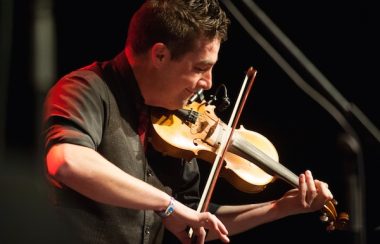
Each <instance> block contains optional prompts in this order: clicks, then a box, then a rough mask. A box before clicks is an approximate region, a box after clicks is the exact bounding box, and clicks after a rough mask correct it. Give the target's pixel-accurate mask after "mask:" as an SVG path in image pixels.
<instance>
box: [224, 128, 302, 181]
mask: <svg viewBox="0 0 380 244" xmlns="http://www.w3.org/2000/svg"><path fill="white" fill-rule="evenodd" d="M229 150H230V151H233V152H234V153H235V154H237V155H239V156H240V157H242V158H245V159H247V160H249V161H251V162H253V163H254V164H256V165H257V166H259V167H260V168H262V169H263V170H264V171H265V172H267V173H268V174H271V175H275V176H277V177H279V178H281V179H283V180H285V181H286V182H288V183H289V184H291V185H292V186H294V187H297V186H298V176H297V175H295V174H294V173H293V172H292V171H290V170H289V169H287V168H286V167H285V166H284V165H282V164H281V163H279V162H277V161H276V160H274V159H272V158H271V157H269V156H268V155H267V154H266V153H264V152H263V151H261V150H260V149H258V148H257V147H255V146H254V145H253V144H252V143H250V142H249V141H247V140H246V139H245V138H244V137H242V136H240V135H239V134H237V133H235V134H234V135H233V139H232V141H231V145H230V146H229Z"/></svg>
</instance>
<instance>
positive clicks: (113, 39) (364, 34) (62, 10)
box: [0, 0, 380, 244]
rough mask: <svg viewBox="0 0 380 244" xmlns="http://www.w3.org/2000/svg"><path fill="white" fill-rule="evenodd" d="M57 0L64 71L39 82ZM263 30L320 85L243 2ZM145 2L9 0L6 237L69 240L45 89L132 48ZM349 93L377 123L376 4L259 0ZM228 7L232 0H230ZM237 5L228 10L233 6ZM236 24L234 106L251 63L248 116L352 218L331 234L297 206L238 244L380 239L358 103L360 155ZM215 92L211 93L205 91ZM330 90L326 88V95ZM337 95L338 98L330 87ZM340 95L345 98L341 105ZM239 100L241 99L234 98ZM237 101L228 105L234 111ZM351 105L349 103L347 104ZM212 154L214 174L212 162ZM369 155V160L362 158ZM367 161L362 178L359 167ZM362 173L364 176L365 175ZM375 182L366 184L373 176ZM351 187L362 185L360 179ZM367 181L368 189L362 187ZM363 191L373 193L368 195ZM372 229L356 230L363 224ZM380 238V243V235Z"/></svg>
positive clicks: (221, 65) (372, 164)
mask: <svg viewBox="0 0 380 244" xmlns="http://www.w3.org/2000/svg"><path fill="white" fill-rule="evenodd" d="M40 2H44V3H45V5H42V7H43V6H45V7H46V5H49V6H50V7H49V8H48V9H49V11H50V13H51V15H52V19H51V24H52V25H53V26H54V32H53V33H54V36H55V41H54V43H55V49H54V51H55V58H54V59H53V60H52V62H54V63H55V67H56V71H54V72H53V74H54V77H53V78H52V79H51V80H50V81H49V84H47V85H46V84H45V86H43V88H42V89H41V86H37V85H36V84H37V83H38V81H36V79H35V78H34V77H35V70H34V68H33V67H34V59H33V57H34V56H33V55H34V52H35V51H34V48H33V40H34V39H33V37H34V32H33V30H34V29H33V28H32V27H33V23H34V22H33V21H34V20H35V11H36V6H39V5H37V3H40ZM234 2H235V3H236V5H237V6H238V8H239V9H240V10H241V11H242V12H243V13H244V14H245V16H246V17H247V18H248V19H249V20H250V22H251V23H253V25H254V26H255V28H257V29H258V30H259V31H260V33H261V34H262V35H263V36H264V37H265V38H266V39H267V40H268V41H269V42H270V43H271V44H272V45H273V46H274V47H275V48H276V49H277V50H278V51H279V52H280V53H281V54H282V55H283V57H284V58H285V59H286V60H288V62H289V63H290V64H291V65H292V66H293V68H294V69H295V70H296V71H297V72H299V74H301V75H302V77H303V78H304V80H305V81H306V82H307V83H308V84H309V85H311V86H312V87H314V88H315V89H317V90H318V91H319V92H321V93H322V94H324V95H326V94H327V93H326V92H325V91H323V89H321V86H320V85H318V82H317V80H315V79H313V78H312V76H310V75H309V74H308V73H307V72H306V71H305V69H304V68H302V65H300V64H298V63H297V62H296V61H295V60H294V59H293V58H292V57H291V55H290V54H289V52H287V51H286V49H285V48H284V47H282V46H281V45H280V44H279V42H278V41H277V40H276V39H275V38H274V37H273V36H272V35H271V34H270V33H269V32H268V31H267V30H266V28H265V26H264V25H262V24H260V22H259V21H258V20H257V19H256V18H254V17H253V15H252V14H250V13H249V11H248V9H247V8H245V7H244V4H242V3H241V1H234ZM140 3H141V1H133V2H132V1H106V2H103V1H102V2H96V1H95V2H93V1H73V0H66V1H37V0H35V1H26V0H15V1H10V0H2V2H1V5H0V7H1V14H2V16H1V44H2V45H1V49H0V52H1V56H2V58H1V73H2V75H1V80H0V82H1V83H0V84H1V87H0V88H1V94H0V95H1V99H2V100H1V110H0V116H1V128H0V129H1V132H0V136H1V137H0V140H1V144H0V146H1V148H0V150H1V151H0V153H1V154H0V155H1V156H0V160H1V162H0V193H1V197H0V199H1V200H0V242H1V243H24V242H27V241H28V242H36V243H51V242H55V243H57V242H61V243H68V242H70V240H71V239H70V234H69V228H68V227H66V226H62V225H60V223H59V222H58V221H57V219H56V216H55V214H54V212H53V211H52V209H51V207H50V205H49V203H48V197H47V195H48V194H47V193H48V188H47V185H46V181H45V178H44V172H43V162H42V159H41V151H42V150H41V148H42V147H41V141H40V139H41V138H40V136H39V135H40V115H41V109H42V100H43V97H44V95H45V94H46V91H47V87H49V86H51V85H52V84H53V83H54V82H55V81H56V79H58V78H59V77H60V76H62V75H64V74H65V73H67V72H69V71H71V70H73V69H76V68H79V67H81V66H84V65H87V64H89V63H91V62H92V61H94V60H105V59H109V58H112V57H113V56H114V55H116V54H117V53H118V52H119V51H121V50H122V49H123V46H124V41H125V35H126V31H127V27H128V21H129V19H130V16H131V13H132V12H133V11H134V10H135V9H137V7H138V6H139V5H140ZM255 3H256V4H257V5H259V6H260V8H261V9H262V10H263V11H264V12H265V13H266V15H268V16H269V17H270V19H272V21H273V22H274V23H275V24H276V25H277V26H278V27H279V28H280V29H281V30H282V32H284V33H285V35H286V36H287V37H288V38H290V40H292V41H293V43H294V44H295V45H296V46H297V47H298V48H299V49H300V50H301V51H302V52H303V53H304V55H305V56H306V57H307V58H308V59H309V60H310V61H311V62H312V63H313V64H314V65H315V66H316V67H317V68H318V69H319V70H320V71H321V72H322V73H323V74H324V76H325V77H327V79H328V80H329V81H330V82H331V83H332V85H333V86H334V87H335V88H336V89H337V90H338V91H339V92H340V93H341V94H342V95H343V97H344V98H345V99H346V100H347V101H348V102H350V103H353V104H355V105H356V106H357V107H358V108H360V110H361V111H362V112H363V113H364V114H365V115H366V116H367V117H368V118H369V120H370V121H371V122H372V123H373V124H374V125H375V126H376V127H377V126H378V125H379V124H380V116H379V114H378V111H377V106H378V105H379V94H378V89H377V88H375V87H377V86H378V84H376V83H378V82H379V78H378V74H377V73H378V72H377V71H378V69H379V68H378V65H379V61H378V50H379V48H378V46H377V45H378V43H379V42H378V40H379V39H378V37H377V35H379V25H378V24H377V22H378V21H379V17H378V10H377V9H376V8H375V7H374V4H373V3H372V2H370V1H369V0H366V1H360V2H358V1H351V0H349V1H344V2H342V1H339V2H338V1H327V0H319V1H316V0H310V1H271V0H266V1H264V0H260V1H255ZM223 7H224V5H223ZM227 12H228V11H227ZM228 14H229V16H230V18H231V20H232V25H231V28H230V32H229V40H228V41H227V42H226V43H224V44H222V47H221V51H220V55H219V62H218V64H217V65H216V66H215V69H214V83H215V86H214V87H216V86H217V85H218V84H220V83H224V84H226V85H227V88H228V94H229V97H230V99H231V101H232V103H233V104H234V101H235V99H236V96H237V94H238V92H239V87H240V86H241V84H242V81H243V78H244V74H245V71H246V70H247V69H248V67H250V66H253V67H254V68H256V69H257V70H258V75H257V78H256V81H255V84H254V86H253V88H252V91H251V93H250V95H249V98H248V100H247V104H246V106H245V108H244V111H243V114H242V116H241V119H240V124H242V125H244V126H245V127H246V128H247V129H249V130H253V131H256V132H258V133H260V134H262V135H264V136H265V137H267V138H268V139H269V140H270V141H271V142H272V143H273V144H274V145H275V146H276V149H277V151H278V154H279V156H280V161H281V162H282V164H284V165H285V166H286V167H287V168H288V169H290V170H291V171H293V172H294V173H296V174H299V173H301V172H303V171H304V170H305V169H310V170H311V171H312V172H313V174H314V176H315V177H316V178H318V179H322V180H324V181H326V182H328V183H329V186H330V189H331V190H332V192H333V194H334V197H335V199H337V200H338V202H339V203H338V205H337V210H338V211H339V212H340V211H346V212H348V213H349V214H350V216H351V217H353V216H355V215H356V214H357V213H360V207H358V205H357V202H359V203H360V202H363V203H364V204H365V205H364V207H363V210H364V214H362V215H360V216H359V218H355V217H353V218H352V222H353V223H354V224H351V225H350V226H349V228H348V230H346V231H335V232H332V233H327V232H326V231H325V226H324V224H322V223H321V222H320V221H319V215H318V214H317V213H315V214H314V213H312V214H305V215H297V216H291V217H288V218H285V219H282V220H279V221H276V222H272V223H268V224H265V225H263V226H260V227H257V228H255V229H253V230H251V231H249V232H246V233H244V234H241V235H237V236H235V237H231V240H232V243H251V242H252V243H253V242H255V243H262V242H267V243H274V242H278V240H280V241H283V242H284V243H310V244H311V243H335V242H338V243H361V244H364V243H363V242H362V241H363V238H362V236H363V233H365V236H366V240H367V242H366V243H371V244H372V243H379V242H378V241H379V233H378V231H376V230H377V229H376V228H379V227H378V226H380V220H379V217H380V210H379V209H378V205H379V202H380V201H379V200H377V198H379V197H378V196H376V194H377V193H378V189H377V186H378V185H379V184H378V182H377V180H376V179H377V172H378V171H377V168H378V165H377V163H379V141H377V140H376V139H375V138H374V137H373V136H372V135H371V134H370V133H369V132H368V130H367V129H366V127H365V126H363V124H362V123H360V122H359V121H358V119H357V118H355V116H353V115H352V113H350V111H345V112H344V115H345V116H346V118H347V119H348V122H349V123H350V124H351V125H352V127H353V128H354V130H355V131H356V133H357V134H358V137H359V140H360V145H361V149H362V152H363V154H362V155H363V160H362V162H363V163H362V164H360V163H358V160H356V156H355V154H353V153H350V152H349V151H347V150H346V149H345V148H346V147H345V146H344V145H345V144H344V143H342V140H341V138H342V135H343V134H344V132H345V131H344V130H343V129H342V127H341V126H340V125H339V124H338V123H337V122H336V120H335V119H334V118H333V117H332V116H331V115H330V114H329V113H328V112H326V110H324V109H323V108H322V107H321V106H320V105H319V104H318V103H316V102H315V101H314V100H312V99H311V98H310V97H309V96H308V95H307V94H306V93H304V92H303V91H302V90H301V89H299V87H298V86H296V85H295V83H294V82H293V81H292V80H291V79H290V78H289V77H288V76H287V75H286V74H285V73H284V72H283V70H282V69H281V68H280V67H279V66H278V65H277V64H276V63H275V62H274V61H273V60H272V59H271V58H270V57H269V56H268V55H267V54H266V52H265V51H264V50H263V49H262V48H261V47H260V46H259V45H258V44H257V43H256V41H255V40H253V39H252V38H251V37H250V36H249V35H248V34H247V32H246V31H245V30H244V29H243V28H242V27H241V26H240V24H239V23H238V22H237V21H236V20H235V19H234V17H233V16H232V15H230V13H229V12H228ZM213 91H214V90H211V91H209V92H206V96H208V95H210V94H212V92H213ZM327 97H328V96H327ZM328 99H329V100H330V101H333V99H331V97H328ZM334 104H336V103H334ZM231 107H232V106H231ZM231 107H230V108H229V109H228V110H227V111H225V112H224V113H219V114H218V115H219V116H220V117H221V118H222V119H223V120H224V121H226V122H227V121H228V116H229V115H230V111H231ZM338 109H339V110H340V111H341V112H343V109H341V108H340V107H338ZM201 163H202V170H204V171H205V173H206V174H207V170H208V169H209V166H210V165H209V164H208V163H206V162H201ZM358 165H359V166H358ZM360 169H364V178H362V177H360V176H361V175H359V174H358V172H360ZM361 180H363V181H364V182H361ZM364 183H365V184H364ZM353 186H357V189H355V188H354V187H353ZM362 188H365V189H362ZM288 189H289V185H287V183H285V182H283V181H282V180H277V181H275V182H274V183H273V184H270V185H268V187H267V189H265V190H264V191H263V192H261V193H257V194H247V193H242V192H240V191H238V190H236V189H235V188H234V187H233V186H231V185H230V184H229V183H227V182H226V181H224V180H223V179H221V180H220V181H219V182H218V184H217V186H216V189H215V193H214V199H213V201H215V202H219V203H225V204H238V203H252V202H256V201H263V200H270V199H274V198H277V197H280V196H281V195H282V194H283V193H284V192H285V191H286V190H288ZM360 194H361V195H363V196H364V198H363V199H362V198H361V197H360ZM361 221H362V222H364V224H365V225H364V228H363V229H364V230H362V229H356V228H355V227H353V226H355V223H358V222H359V224H360V225H361ZM376 241H377V242H376Z"/></svg>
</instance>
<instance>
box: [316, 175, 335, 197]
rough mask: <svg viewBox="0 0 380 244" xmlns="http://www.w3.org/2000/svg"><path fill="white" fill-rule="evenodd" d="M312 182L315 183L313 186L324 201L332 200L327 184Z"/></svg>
mask: <svg viewBox="0 0 380 244" xmlns="http://www.w3.org/2000/svg"><path fill="white" fill-rule="evenodd" d="M314 181H315V185H316V187H317V189H318V190H319V191H320V193H321V195H322V196H323V197H324V198H325V201H329V200H332V199H333V198H334V196H333V194H332V193H331V191H330V189H329V186H328V184H327V183H325V182H323V181H320V180H314Z"/></svg>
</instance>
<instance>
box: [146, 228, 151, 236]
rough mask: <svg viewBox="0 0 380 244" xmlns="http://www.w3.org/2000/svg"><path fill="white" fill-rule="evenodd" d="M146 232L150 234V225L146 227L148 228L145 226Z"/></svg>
mask: <svg viewBox="0 0 380 244" xmlns="http://www.w3.org/2000/svg"><path fill="white" fill-rule="evenodd" d="M145 234H146V235H149V234H150V228H149V227H146V228H145Z"/></svg>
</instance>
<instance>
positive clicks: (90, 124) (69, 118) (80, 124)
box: [43, 73, 105, 152]
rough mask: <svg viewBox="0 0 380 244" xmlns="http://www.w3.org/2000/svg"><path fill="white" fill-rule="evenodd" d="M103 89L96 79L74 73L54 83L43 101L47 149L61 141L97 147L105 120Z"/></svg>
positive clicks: (44, 132) (44, 133)
mask: <svg viewBox="0 0 380 244" xmlns="http://www.w3.org/2000/svg"><path fill="white" fill-rule="evenodd" d="M101 94H102V90H101V86H100V83H99V82H98V81H97V79H90V78H89V77H86V76H80V75H78V74H76V73H72V74H70V75H67V76H65V77H63V78H62V79H61V80H59V81H58V82H57V84H56V85H54V86H53V87H52V88H51V89H50V91H49V93H48V95H47V97H46V100H45V103H44V117H43V136H44V140H45V151H46V152H47V151H48V150H49V149H50V148H51V147H52V146H53V145H55V144H58V143H72V144H77V145H82V146H86V147H89V148H93V149H96V148H97V146H98V145H99V144H100V141H101V137H102V129H103V123H104V114H105V112H104V103H103V101H102V95H101Z"/></svg>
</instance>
